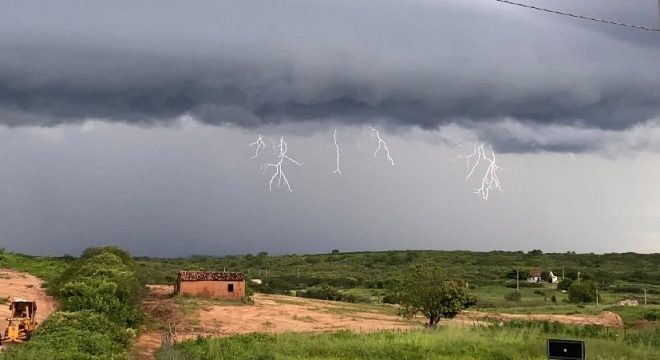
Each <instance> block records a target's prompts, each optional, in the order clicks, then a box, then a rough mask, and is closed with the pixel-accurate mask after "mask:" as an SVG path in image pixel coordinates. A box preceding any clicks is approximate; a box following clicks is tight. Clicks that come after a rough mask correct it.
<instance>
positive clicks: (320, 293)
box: [296, 284, 356, 303]
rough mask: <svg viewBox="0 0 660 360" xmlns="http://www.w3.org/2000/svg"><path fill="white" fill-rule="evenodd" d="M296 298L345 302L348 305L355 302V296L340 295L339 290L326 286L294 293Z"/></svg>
mask: <svg viewBox="0 0 660 360" xmlns="http://www.w3.org/2000/svg"><path fill="white" fill-rule="evenodd" d="M296 296H299V297H305V298H311V299H320V300H333V301H345V302H350V303H354V302H355V301H356V298H355V295H351V294H342V293H341V292H339V290H337V289H336V288H334V287H332V286H330V285H328V284H322V285H320V286H315V287H311V288H309V289H305V290H300V291H298V292H297V293H296Z"/></svg>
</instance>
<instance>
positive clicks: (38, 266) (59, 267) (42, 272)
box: [0, 252, 70, 283]
mask: <svg viewBox="0 0 660 360" xmlns="http://www.w3.org/2000/svg"><path fill="white" fill-rule="evenodd" d="M69 264H70V261H69V260H67V259H65V258H59V257H50V256H29V255H23V254H15V253H10V252H0V268H8V269H14V270H18V271H24V272H27V273H30V274H32V275H34V276H36V277H38V278H41V279H43V280H45V281H46V283H48V282H49V281H52V280H54V279H56V278H57V277H59V276H60V275H61V274H62V272H64V270H66V269H67V268H68V267H69Z"/></svg>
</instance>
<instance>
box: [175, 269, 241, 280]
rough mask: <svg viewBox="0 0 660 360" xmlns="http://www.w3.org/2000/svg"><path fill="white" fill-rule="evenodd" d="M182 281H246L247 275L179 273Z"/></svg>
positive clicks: (217, 272)
mask: <svg viewBox="0 0 660 360" xmlns="http://www.w3.org/2000/svg"><path fill="white" fill-rule="evenodd" d="M179 280H181V281H245V274H243V273H240V272H222V271H179Z"/></svg>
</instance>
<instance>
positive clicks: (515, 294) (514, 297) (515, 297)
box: [504, 291, 522, 302]
mask: <svg viewBox="0 0 660 360" xmlns="http://www.w3.org/2000/svg"><path fill="white" fill-rule="evenodd" d="M504 300H506V301H511V302H520V301H522V294H521V293H520V291H512V292H510V293H508V294H506V295H504Z"/></svg>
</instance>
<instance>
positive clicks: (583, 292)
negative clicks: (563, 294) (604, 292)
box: [568, 281, 600, 303]
mask: <svg viewBox="0 0 660 360" xmlns="http://www.w3.org/2000/svg"><path fill="white" fill-rule="evenodd" d="M597 289H598V287H597V285H596V283H595V282H593V281H583V282H581V283H573V284H571V287H569V288H568V302H570V303H587V302H594V301H596V290H597ZM599 298H600V296H599ZM599 300H600V299H599Z"/></svg>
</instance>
